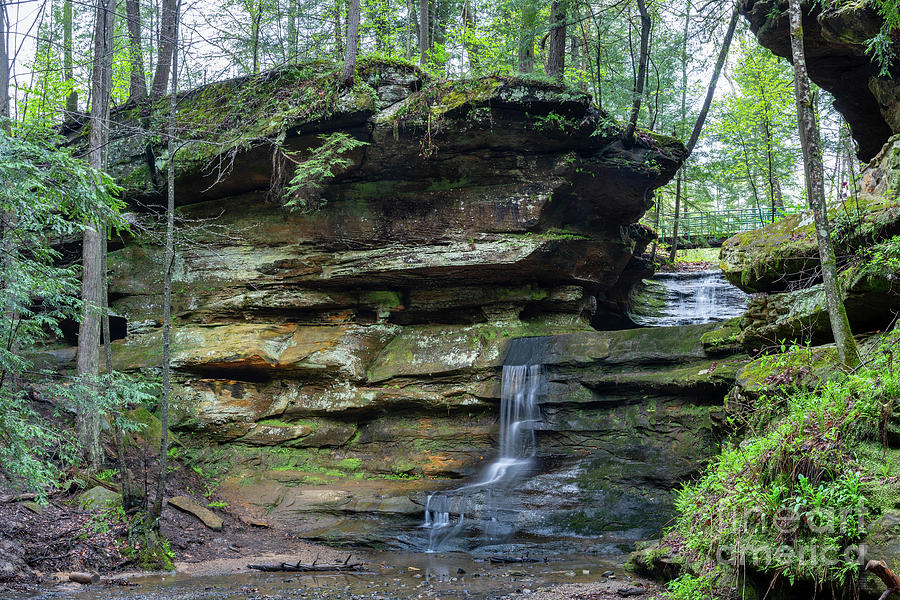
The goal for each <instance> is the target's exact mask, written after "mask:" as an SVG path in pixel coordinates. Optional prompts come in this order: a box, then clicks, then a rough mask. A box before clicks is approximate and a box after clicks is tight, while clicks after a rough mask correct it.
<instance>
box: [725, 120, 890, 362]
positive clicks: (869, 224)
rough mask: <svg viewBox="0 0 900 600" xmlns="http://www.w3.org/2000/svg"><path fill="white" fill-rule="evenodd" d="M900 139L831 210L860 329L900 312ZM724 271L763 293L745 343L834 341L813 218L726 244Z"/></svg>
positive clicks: (847, 295)
mask: <svg viewBox="0 0 900 600" xmlns="http://www.w3.org/2000/svg"><path fill="white" fill-rule="evenodd" d="M898 198H900V136H894V137H892V138H891V139H890V140H889V141H888V143H887V144H885V146H884V148H883V149H882V151H881V152H880V153H879V155H878V156H877V157H876V158H875V159H873V161H872V162H871V163H870V164H869V165H868V166H867V167H866V169H865V170H864V172H863V174H862V177H861V179H860V182H859V193H858V194H857V195H855V196H851V197H849V198H847V199H844V200H842V201H840V202H837V203H834V204H833V205H831V206H830V207H829V220H830V222H831V226H832V239H833V242H834V246H835V253H836V255H837V256H838V260H839V268H840V270H841V272H840V274H839V280H840V284H841V289H842V291H843V294H844V303H845V305H846V306H847V313H848V316H849V318H850V322H851V325H852V326H853V328H854V331H857V332H863V331H872V330H876V329H883V328H885V327H886V326H888V325H889V323H890V322H891V321H892V320H893V318H894V316H893V315H894V313H895V311H896V310H897V309H898V308H900V289H898V288H897V285H896V281H897V277H898V274H900V263H898V262H897V260H896V255H897V250H896V248H897V247H898V243H900V238H898V237H897V236H898V235H900V205H898ZM720 259H721V263H720V265H721V267H722V270H723V272H724V273H725V276H726V277H727V278H728V279H729V281H731V282H732V283H733V284H734V285H736V286H738V287H740V288H742V289H744V290H745V291H748V292H761V294H759V295H757V296H756V297H754V298H752V299H751V300H750V303H749V306H748V310H747V313H746V315H745V318H744V320H743V322H742V327H743V329H744V332H743V334H742V340H743V341H744V342H745V343H747V344H748V345H751V346H756V347H758V346H766V345H773V344H777V343H778V342H779V341H780V340H783V339H792V338H798V337H809V338H811V339H812V340H813V341H814V342H816V343H820V342H825V341H828V339H829V337H830V335H831V329H830V325H829V322H828V314H827V311H826V308H825V296H824V293H823V291H822V286H821V283H819V282H820V281H821V278H820V276H819V273H818V265H819V256H818V246H817V243H816V237H815V225H814V223H813V218H812V214H811V213H810V212H809V211H803V212H800V213H797V214H794V215H790V216H788V217H785V218H784V219H782V220H780V221H778V222H776V223H773V224H771V225H768V226H766V227H764V228H762V229H759V230H756V231H748V232H744V233H740V234H738V235H736V236H734V237H732V238H730V239H729V240H727V241H726V242H725V244H724V245H723V246H722V250H721V254H720Z"/></svg>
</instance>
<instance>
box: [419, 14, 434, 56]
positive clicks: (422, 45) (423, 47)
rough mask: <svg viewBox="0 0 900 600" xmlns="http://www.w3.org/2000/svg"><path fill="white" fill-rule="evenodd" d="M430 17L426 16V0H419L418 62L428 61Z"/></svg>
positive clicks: (429, 51) (429, 52)
mask: <svg viewBox="0 0 900 600" xmlns="http://www.w3.org/2000/svg"><path fill="white" fill-rule="evenodd" d="M429 22H430V19H429V16H428V0H419V63H420V64H423V65H424V64H425V63H427V62H428V59H429V54H431V39H430V36H429V35H428V32H429V26H428V24H429Z"/></svg>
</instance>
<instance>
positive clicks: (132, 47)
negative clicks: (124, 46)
mask: <svg viewBox="0 0 900 600" xmlns="http://www.w3.org/2000/svg"><path fill="white" fill-rule="evenodd" d="M125 15H126V18H127V19H128V58H129V60H130V61H131V77H130V80H129V85H128V100H129V101H133V100H141V99H142V98H144V97H145V96H146V95H147V78H146V76H145V75H144V54H143V52H142V50H141V2H140V0H125Z"/></svg>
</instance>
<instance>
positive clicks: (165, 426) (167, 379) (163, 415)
mask: <svg viewBox="0 0 900 600" xmlns="http://www.w3.org/2000/svg"><path fill="white" fill-rule="evenodd" d="M178 7H179V8H180V7H181V0H178ZM172 35H173V40H174V44H173V50H174V51H173V52H172V87H171V92H170V97H169V124H168V129H169V140H168V150H169V165H168V169H167V170H168V178H167V200H168V201H167V203H166V258H165V265H163V268H164V269H165V276H164V283H163V348H162V394H161V398H160V402H159V420H160V428H161V432H162V434H161V435H160V442H159V474H158V475H157V480H156V497H155V499H154V501H153V507H152V509H151V512H150V517H151V520H152V522H153V523H154V525H155V526H156V527H157V528H159V516H160V515H161V514H162V504H163V496H164V495H165V492H166V469H167V467H168V464H167V463H168V453H169V398H170V397H171V395H172V382H171V365H170V364H169V362H170V361H169V358H170V353H171V343H170V340H171V332H172V267H173V265H174V263H175V108H176V96H177V95H178V20H177V19H176V21H175V26H174V29H173V32H172Z"/></svg>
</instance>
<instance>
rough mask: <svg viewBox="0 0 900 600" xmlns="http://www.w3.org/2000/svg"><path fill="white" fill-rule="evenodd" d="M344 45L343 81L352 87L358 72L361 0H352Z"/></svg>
mask: <svg viewBox="0 0 900 600" xmlns="http://www.w3.org/2000/svg"><path fill="white" fill-rule="evenodd" d="M344 47H345V48H346V51H345V52H344V71H343V72H342V73H341V83H342V84H343V85H345V86H347V87H351V86H352V85H353V79H354V76H355V74H356V53H357V50H358V49H359V0H350V10H349V12H348V13H347V41H346V43H345V44H344Z"/></svg>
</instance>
